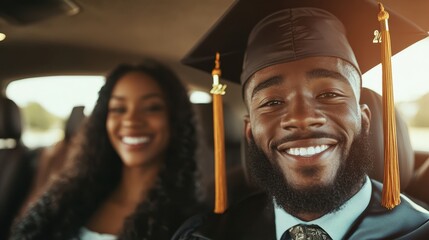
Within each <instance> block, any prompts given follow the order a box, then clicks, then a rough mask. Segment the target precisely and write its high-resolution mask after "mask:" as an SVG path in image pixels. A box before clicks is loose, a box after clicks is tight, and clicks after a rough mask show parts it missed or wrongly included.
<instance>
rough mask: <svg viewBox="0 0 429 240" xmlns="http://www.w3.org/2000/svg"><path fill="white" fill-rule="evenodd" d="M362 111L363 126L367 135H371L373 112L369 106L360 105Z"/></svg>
mask: <svg viewBox="0 0 429 240" xmlns="http://www.w3.org/2000/svg"><path fill="white" fill-rule="evenodd" d="M360 111H361V118H362V126H363V127H364V129H362V130H363V131H365V132H366V133H367V134H368V133H369V128H370V127H371V110H370V109H369V107H368V105H366V104H361V105H360Z"/></svg>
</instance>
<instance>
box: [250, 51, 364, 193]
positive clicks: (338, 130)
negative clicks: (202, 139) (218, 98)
mask: <svg viewBox="0 0 429 240" xmlns="http://www.w3.org/2000/svg"><path fill="white" fill-rule="evenodd" d="M244 94H245V102H246V104H247V107H248V110H249V116H248V117H247V118H246V119H245V131H246V137H247V139H248V141H249V142H250V141H251V140H252V139H253V141H254V142H255V144H256V146H258V148H259V149H260V150H261V151H262V152H263V153H264V154H265V155H266V157H267V158H268V160H269V161H270V163H271V165H273V166H276V167H277V168H279V169H280V170H281V172H282V173H283V176H284V178H285V181H286V182H287V183H288V184H289V185H290V186H291V187H293V188H295V189H300V190H305V189H314V188H317V187H326V186H331V185H332V184H333V183H334V181H335V178H336V176H337V172H338V170H339V169H340V167H341V166H342V165H343V162H344V161H346V158H347V155H348V153H349V151H350V147H351V145H352V143H353V140H354V139H355V138H357V137H358V135H359V134H360V133H361V131H362V126H363V127H364V128H365V129H363V131H365V132H367V131H368V130H369V117H370V113H369V110H368V108H367V107H366V106H361V107H360V106H359V104H358V99H357V96H358V94H359V78H358V76H357V75H356V74H354V73H353V71H352V70H351V68H350V67H348V65H346V63H344V62H343V61H342V60H339V59H336V58H331V57H311V58H306V59H303V60H299V61H295V62H289V63H282V64H277V65H273V66H270V67H267V68H264V69H262V70H260V71H258V72H256V73H255V74H254V76H253V77H252V78H251V79H250V80H249V82H248V83H247V85H246V86H245V92H244Z"/></svg>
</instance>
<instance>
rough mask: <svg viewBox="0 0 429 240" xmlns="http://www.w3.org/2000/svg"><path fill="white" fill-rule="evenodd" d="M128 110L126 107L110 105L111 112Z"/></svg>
mask: <svg viewBox="0 0 429 240" xmlns="http://www.w3.org/2000/svg"><path fill="white" fill-rule="evenodd" d="M126 111H127V110H126V109H125V107H110V108H109V112H110V113H124V112H126Z"/></svg>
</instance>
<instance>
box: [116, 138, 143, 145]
mask: <svg viewBox="0 0 429 240" xmlns="http://www.w3.org/2000/svg"><path fill="white" fill-rule="evenodd" d="M122 142H123V143H125V144H130V145H134V144H141V143H147V142H149V137H123V138H122Z"/></svg>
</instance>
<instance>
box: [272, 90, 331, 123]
mask: <svg viewBox="0 0 429 240" xmlns="http://www.w3.org/2000/svg"><path fill="white" fill-rule="evenodd" d="M326 121H327V120H326V118H325V117H324V116H323V115H322V114H321V113H320V111H319V110H318V109H317V103H316V102H315V101H314V99H313V98H312V97H311V96H304V95H296V96H294V97H293V98H292V99H290V101H289V103H288V104H287V110H286V112H285V114H284V115H283V117H282V120H281V123H280V125H281V127H282V128H283V129H286V130H308V128H318V127H321V126H323V125H324V124H325V123H326Z"/></svg>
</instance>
